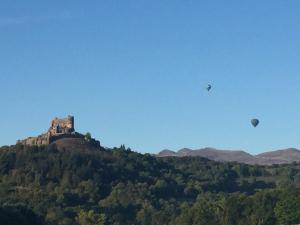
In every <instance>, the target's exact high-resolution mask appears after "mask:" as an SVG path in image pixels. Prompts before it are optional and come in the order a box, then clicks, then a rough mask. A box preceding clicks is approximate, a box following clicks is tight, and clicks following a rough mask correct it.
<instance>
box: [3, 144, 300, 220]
mask: <svg viewBox="0 0 300 225" xmlns="http://www.w3.org/2000/svg"><path fill="white" fill-rule="evenodd" d="M299 185H300V164H291V165H280V166H250V165H245V164H238V163H220V162H214V161H210V160H208V159H204V158H199V157H194V158H188V157H183V158H155V157H153V156H150V155H149V154H145V155H142V154H138V153H135V152H132V151H131V150H130V149H126V148H125V147H124V146H121V147H120V148H114V149H109V150H107V149H95V148H88V147H78V148H72V149H68V148H67V147H66V146H65V147H64V148H57V146H55V145H51V146H48V147H26V146H22V145H16V146H11V147H2V148H0V203H1V207H0V221H4V222H3V223H4V224H6V225H10V224H18V225H22V224H30V225H34V224H53V225H54V224H70V225H71V224H74V225H78V224H80V225H82V224H84V225H89V224H93V225H94V224H120V225H121V224H122V225H123V224H143V225H148V224H149V225H150V224H172V225H173V224H180V225H184V224H186V225H188V224H189V225H192V224H199V225H201V224H205V225H209V224H213V225H218V224H220V225H221V224H222V225H223V224H224V225H225V224H226V225H234V224H241V225H242V224H243V225H247V224H270V225H271V224H272V225H274V224H295V223H296V222H300V205H299V204H300V188H299Z"/></svg>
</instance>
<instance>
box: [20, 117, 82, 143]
mask: <svg viewBox="0 0 300 225" xmlns="http://www.w3.org/2000/svg"><path fill="white" fill-rule="evenodd" d="M65 137H75V138H76V137H78V138H79V137H83V135H81V134H79V133H76V132H75V129H74V117H73V116H68V117H67V118H63V119H59V118H57V117H56V118H54V119H53V120H52V121H51V127H50V128H49V129H48V132H47V133H45V134H41V135H39V136H38V137H29V138H27V139H25V140H21V141H18V142H17V144H23V145H38V146H40V145H48V144H50V143H51V142H53V141H55V140H58V139H60V138H65Z"/></svg>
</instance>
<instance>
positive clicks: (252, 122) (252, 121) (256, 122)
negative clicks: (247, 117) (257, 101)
mask: <svg viewBox="0 0 300 225" xmlns="http://www.w3.org/2000/svg"><path fill="white" fill-rule="evenodd" d="M251 124H252V126H253V127H257V125H258V124H259V120H258V119H252V120H251Z"/></svg>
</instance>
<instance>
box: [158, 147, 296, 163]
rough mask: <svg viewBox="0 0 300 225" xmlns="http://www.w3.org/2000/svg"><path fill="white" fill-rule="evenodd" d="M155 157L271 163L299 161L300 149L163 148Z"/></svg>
mask: <svg viewBox="0 0 300 225" xmlns="http://www.w3.org/2000/svg"><path fill="white" fill-rule="evenodd" d="M156 156H157V157H186V156H189V157H196V156H199V157H204V158H208V159H210V160H214V161H221V162H240V163H246V164H258V165H272V164H285V163H292V162H300V150H298V149H296V148H287V149H281V150H276V151H269V152H264V153H261V154H258V155H251V154H249V153H247V152H245V151H242V150H219V149H215V148H209V147H207V148H202V149H195V150H192V149H189V148H183V149H180V150H178V151H177V152H175V151H171V150H169V149H164V150H162V151H161V152H159V153H158V154H157V155H156Z"/></svg>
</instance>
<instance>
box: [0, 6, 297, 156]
mask: <svg viewBox="0 0 300 225" xmlns="http://www.w3.org/2000/svg"><path fill="white" fill-rule="evenodd" d="M299 11H300V1H298V0H294V1H291V0H278V1H271V0H266V1H260V0H252V1H240V0H235V1H231V0H229V1H223V0H222V1H221V0H220V1H199V0H185V1H183V0H180V1H179V0H172V1H170V0H151V1H146V0H134V1H133V0H112V1H104V0H103V1H102V0H101V1H100V0H97V1H96V0H95V1H71V0H70V1H61V0H51V1H50V0H48V1H33V0H27V1H24V0H22V1H21V0H16V1H11V0H1V7H0V83H1V87H0V104H1V109H0V126H1V129H0V145H5V144H14V143H15V141H16V140H17V139H22V138H26V137H27V136H35V135H38V134H40V133H42V132H44V131H46V130H47V129H48V127H49V125H50V120H51V119H52V118H53V117H55V116H59V117H64V116H66V115H68V114H71V115H74V116H75V122H76V129H77V131H79V132H82V133H85V132H86V131H89V132H91V133H92V135H93V136H94V137H96V138H98V139H99V140H100V141H101V143H102V144H103V145H104V146H108V147H113V146H119V145H120V144H125V145H126V146H129V147H131V148H132V149H134V150H136V151H140V152H158V151H159V150H162V149H164V148H169V149H173V150H177V149H179V148H182V147H190V148H200V147H205V146H211V147H216V148H222V149H244V150H246V151H248V152H250V153H259V152H262V151H267V150H273V149H280V148H286V147H297V148H300V63H299V59H300V13H299ZM208 83H211V84H212V85H213V89H212V91H211V92H210V93H207V92H206V91H205V87H206V85H207V84H208ZM253 117H257V118H259V119H260V120H261V124H260V126H259V127H257V128H256V129H254V128H252V127H251V125H250V120H251V118H253Z"/></svg>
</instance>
